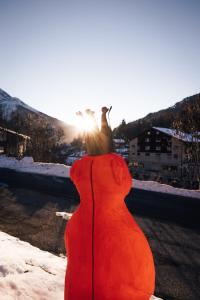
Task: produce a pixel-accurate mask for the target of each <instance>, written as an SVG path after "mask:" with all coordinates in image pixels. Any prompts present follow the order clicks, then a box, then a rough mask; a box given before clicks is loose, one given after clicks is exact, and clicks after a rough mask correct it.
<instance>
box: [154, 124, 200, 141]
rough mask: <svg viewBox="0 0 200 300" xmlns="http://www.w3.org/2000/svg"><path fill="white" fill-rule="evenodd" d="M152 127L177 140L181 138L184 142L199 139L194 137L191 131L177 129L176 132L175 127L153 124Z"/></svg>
mask: <svg viewBox="0 0 200 300" xmlns="http://www.w3.org/2000/svg"><path fill="white" fill-rule="evenodd" d="M152 128H154V129H156V130H159V131H161V132H163V133H166V134H168V135H170V136H172V137H175V138H177V139H179V140H182V141H184V142H200V139H198V138H197V137H194V135H193V134H192V133H186V132H183V131H179V132H177V130H176V129H172V128H165V127H155V126H153V127H152Z"/></svg>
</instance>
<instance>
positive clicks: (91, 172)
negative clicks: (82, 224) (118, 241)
mask: <svg viewBox="0 0 200 300" xmlns="http://www.w3.org/2000/svg"><path fill="white" fill-rule="evenodd" d="M92 167H93V160H92V162H91V165H90V182H91V192H92V300H94V209H95V207H94V204H95V203H94V189H93V168H92Z"/></svg>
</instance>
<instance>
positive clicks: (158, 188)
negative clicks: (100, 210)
mask: <svg viewBox="0 0 200 300" xmlns="http://www.w3.org/2000/svg"><path fill="white" fill-rule="evenodd" d="M0 167H4V168H10V169H14V170H17V171H20V172H30V173H39V174H47V175H53V176H60V177H69V170H70V168H71V167H70V166H66V165H64V164H58V163H57V164H56V163H42V162H34V161H33V159H32V158H31V157H24V158H23V159H21V160H17V159H16V158H14V157H7V156H6V155H0ZM132 187H133V188H134V187H135V188H138V189H143V190H148V191H154V192H161V193H168V194H173V195H180V196H185V197H192V198H199V199H200V190H187V189H181V188H175V187H173V186H171V185H168V184H161V183H159V182H156V181H150V180H148V181H145V180H137V179H133V183H132Z"/></svg>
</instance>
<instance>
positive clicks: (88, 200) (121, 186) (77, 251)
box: [64, 107, 155, 300]
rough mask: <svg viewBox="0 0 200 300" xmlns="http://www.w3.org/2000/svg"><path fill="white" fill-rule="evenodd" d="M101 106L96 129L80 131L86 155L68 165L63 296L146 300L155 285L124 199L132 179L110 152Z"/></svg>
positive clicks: (146, 247)
mask: <svg viewBox="0 0 200 300" xmlns="http://www.w3.org/2000/svg"><path fill="white" fill-rule="evenodd" d="M107 111H108V109H106V108H105V107H104V108H102V126H101V131H99V130H98V128H97V127H95V130H94V132H93V133H88V134H87V136H86V147H87V153H88V154H87V155H86V156H84V157H82V158H81V159H79V160H77V161H75V162H74V163H73V165H72V167H71V169H70V178H71V180H72V181H73V183H74V184H75V186H76V188H77V190H78V192H79V194H80V205H79V206H78V208H77V209H76V211H75V212H74V214H73V215H72V217H71V219H70V220H69V221H68V222H67V225H66V229H65V235H64V239H65V247H66V253H67V261H68V262H67V269H66V274H65V290H64V300H149V299H150V297H151V295H153V293H154V290H155V268H154V260H153V255H152V252H151V249H150V246H149V244H148V241H147V239H146V237H145V235H144V233H143V231H142V230H141V229H140V227H139V226H138V224H137V223H136V221H135V219H134V217H133V216H132V215H131V213H130V212H129V210H128V209H127V207H126V205H125V202H124V198H125V196H126V195H127V194H128V193H129V191H130V189H131V186H132V178H131V175H130V173H129V170H128V167H127V164H126V162H125V161H124V159H123V158H122V157H121V156H119V155H118V154H116V153H114V150H113V144H112V138H111V130H110V128H109V126H108V123H107V119H106V113H107ZM87 113H88V115H89V117H91V118H93V117H94V116H93V112H91V111H89V110H88V111H87Z"/></svg>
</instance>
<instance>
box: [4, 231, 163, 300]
mask: <svg viewBox="0 0 200 300" xmlns="http://www.w3.org/2000/svg"><path fill="white" fill-rule="evenodd" d="M66 267H67V257H66V256H56V255H53V254H51V253H49V252H48V251H42V250H40V249H39V248H37V247H34V246H32V245H31V244H30V243H28V242H24V241H21V240H20V239H19V238H17V237H14V236H11V235H9V234H7V233H5V232H2V231H0V299H2V300H14V299H16V300H61V299H64V280H65V271H66ZM150 300H162V299H160V298H157V297H155V296H153V295H152V296H151V298H150Z"/></svg>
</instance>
